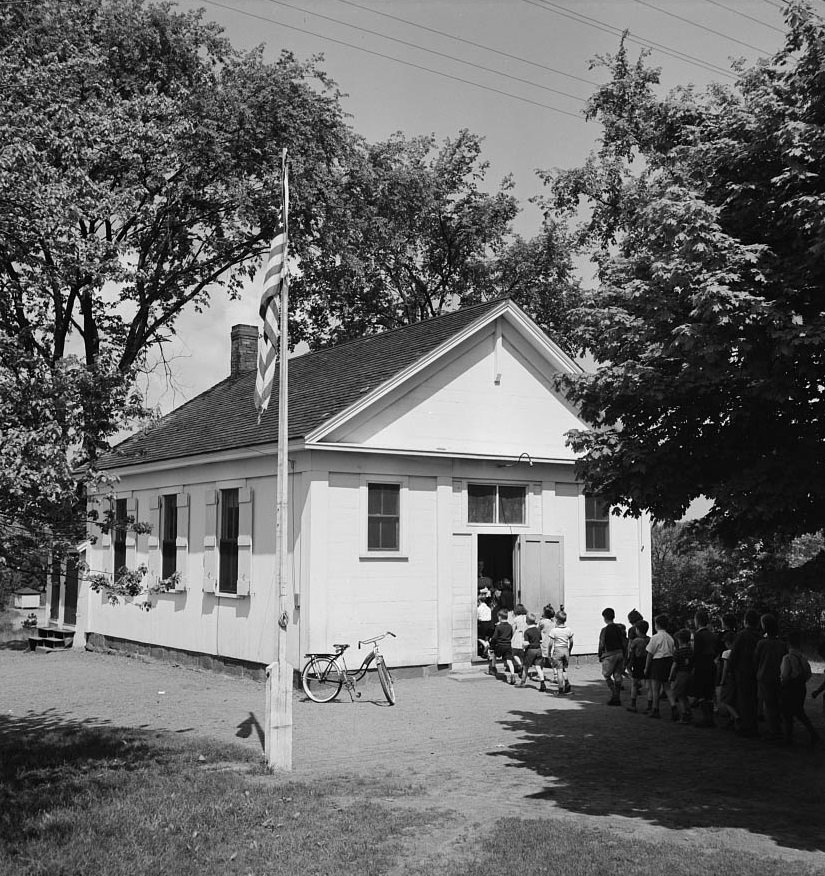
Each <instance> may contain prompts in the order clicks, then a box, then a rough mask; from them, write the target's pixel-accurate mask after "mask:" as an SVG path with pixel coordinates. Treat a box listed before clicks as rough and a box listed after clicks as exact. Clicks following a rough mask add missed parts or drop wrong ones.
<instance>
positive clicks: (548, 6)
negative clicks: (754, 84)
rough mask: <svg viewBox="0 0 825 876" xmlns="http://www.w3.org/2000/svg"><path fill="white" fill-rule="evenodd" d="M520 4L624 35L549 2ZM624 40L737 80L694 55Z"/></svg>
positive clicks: (648, 42)
mask: <svg viewBox="0 0 825 876" xmlns="http://www.w3.org/2000/svg"><path fill="white" fill-rule="evenodd" d="M522 3H527V4H529V5H530V6H535V7H536V8H537V9H541V10H542V11H543V12H547V13H549V14H553V13H555V14H556V15H561V16H563V17H565V18H569V19H571V20H572V21H575V22H578V23H579V24H586V25H587V26H589V27H594V28H596V29H597V30H601V31H603V32H605V33H609V34H612V35H614V36H622V35H623V34H624V33H625V31H623V30H621V29H620V28H618V27H613V25H611V24H606V23H605V22H603V21H600V20H599V19H597V18H591V17H590V16H588V15H582V14H581V13H580V12H572V11H570V10H568V9H565V8H564V7H562V6H558V5H557V4H555V3H551V2H550V0H522ZM626 39H627V41H628V42H631V43H634V44H635V45H637V46H642V47H644V48H646V49H656V50H657V51H659V52H661V53H662V54H664V55H669V56H670V57H671V58H675V59H676V60H677V61H683V62H686V63H688V64H693V65H694V66H695V67H701V68H702V69H704V70H706V71H708V72H710V73H715V74H717V75H722V76H726V77H728V78H729V79H737V78H738V76H736V74H734V73H731V72H730V70H726V69H725V68H724V67H719V66H718V65H716V64H713V63H711V62H710V61H703V60H702V59H701V58H697V57H696V56H695V55H690V54H688V53H687V52H682V51H679V50H678V49H671V48H669V47H668V46H665V45H662V44H661V43H657V42H655V41H654V40H649V39H641V38H638V37H634V36H632V35H630V34H628V35H627V37H626Z"/></svg>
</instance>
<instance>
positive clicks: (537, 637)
mask: <svg viewBox="0 0 825 876" xmlns="http://www.w3.org/2000/svg"><path fill="white" fill-rule="evenodd" d="M531 666H535V667H536V673H537V674H538V679H539V690H541V691H546V690H547V686H546V685H545V683H544V670H543V669H542V667H541V630H539V628H538V625H537V622H536V616H535V615H534V614H533V613H532V612H528V613H527V629H526V630H525V631H524V666H523V668H522V670H521V681H520V682H519V687H524V685H525V684H527V673H528V672H529V671H530V667H531Z"/></svg>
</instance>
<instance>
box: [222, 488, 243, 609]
mask: <svg viewBox="0 0 825 876" xmlns="http://www.w3.org/2000/svg"><path fill="white" fill-rule="evenodd" d="M239 522H240V506H239V502H238V489H237V487H236V488H234V489H230V490H221V491H220V521H219V531H218V564H219V567H218V574H219V577H218V589H219V590H220V592H221V593H237V592H238V530H239Z"/></svg>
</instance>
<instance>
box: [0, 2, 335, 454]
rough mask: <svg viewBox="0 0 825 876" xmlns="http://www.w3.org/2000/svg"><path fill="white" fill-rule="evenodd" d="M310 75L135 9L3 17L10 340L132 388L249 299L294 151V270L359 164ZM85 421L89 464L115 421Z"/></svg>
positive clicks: (21, 12) (10, 12)
mask: <svg viewBox="0 0 825 876" xmlns="http://www.w3.org/2000/svg"><path fill="white" fill-rule="evenodd" d="M349 139H350V134H349V129H348V128H347V127H346V126H345V125H344V123H343V121H342V117H341V111H340V107H339V104H338V100H337V93H336V92H335V90H334V87H333V85H332V83H331V82H329V80H328V79H327V78H326V77H325V76H324V74H323V73H322V72H321V71H320V70H319V69H318V68H317V65H316V64H315V63H314V62H309V63H307V64H301V63H299V62H297V61H296V60H295V59H294V58H293V57H292V56H291V55H290V54H288V53H284V54H283V55H282V56H281V57H280V59H279V60H278V61H276V62H275V63H266V62H264V60H263V56H262V51H261V50H255V51H252V52H247V53H241V52H237V51H235V50H234V49H233V48H232V47H231V46H230V45H229V43H228V42H227V41H226V40H224V39H223V38H222V37H221V36H220V32H219V29H218V28H217V26H215V25H213V24H208V23H205V22H204V21H203V20H202V16H201V13H199V12H198V13H173V12H172V11H171V4H161V5H148V4H144V3H143V2H142V0H68V2H63V0H61V2H57V0H45V2H42V3H28V2H24V3H14V4H6V5H4V6H3V8H2V11H0V146H1V147H2V151H1V152H0V156H2V157H1V158H0V329H1V330H2V331H3V333H4V334H6V335H7V336H9V337H15V338H18V339H19V340H20V343H21V344H22V345H23V347H24V349H25V350H26V351H27V352H28V353H30V354H32V355H36V356H39V357H40V358H41V359H42V360H43V361H44V362H46V363H48V364H50V365H56V363H58V362H60V361H61V360H62V359H63V357H64V356H66V355H67V353H69V352H72V347H71V342H72V339H73V338H74V339H76V340H77V341H79V344H80V345H81V349H82V361H83V363H84V366H85V367H86V368H87V369H89V370H94V369H99V368H101V367H102V368H104V370H106V371H107V372H108V373H119V374H121V375H123V377H124V380H126V381H127V382H128V380H129V378H130V377H131V375H132V372H133V370H134V369H135V368H136V367H138V366H140V365H141V364H143V362H144V360H145V354H146V351H147V349H149V348H150V347H151V346H153V345H157V344H162V343H163V341H164V340H165V339H166V338H168V336H169V334H170V332H172V331H174V325H175V320H176V318H177V317H178V315H179V314H180V313H181V311H182V310H183V309H184V308H186V307H194V308H196V309H202V308H205V307H206V306H208V302H209V296H210V295H211V294H215V292H216V291H217V290H224V291H226V292H228V294H229V295H230V296H235V295H237V294H238V292H239V290H240V288H241V286H242V284H243V282H244V279H245V278H248V277H250V276H251V275H252V274H253V272H254V270H255V269H256V267H257V266H258V263H259V258H260V255H261V253H262V252H263V251H264V249H265V247H266V245H267V242H268V240H269V238H270V236H271V234H272V230H273V227H274V221H275V219H276V215H277V209H278V207H279V203H278V196H277V192H278V191H279V175H280V153H281V149H282V148H283V147H289V149H290V154H291V173H292V176H293V179H294V180H295V182H296V185H295V189H296V192H297V193H298V194H297V197H296V198H295V200H294V202H293V205H292V215H291V222H292V225H293V227H294V228H295V229H296V232H297V233H296V234H295V236H294V240H295V241H296V243H295V246H296V247H297V253H298V255H299V256H300V254H301V249H302V248H303V247H305V246H308V245H310V244H311V242H312V238H313V233H312V224H313V221H314V211H313V204H314V203H315V202H316V201H317V199H318V193H319V190H322V189H323V188H324V185H325V177H326V174H327V173H328V172H329V170H330V168H331V166H332V165H333V164H334V163H335V162H336V161H337V160H338V159H339V157H340V156H341V154H342V152H345V151H346V149H347V148H348V143H349ZM109 408H110V410H109V411H106V410H105V405H104V407H103V408H100V409H99V410H97V411H92V410H88V411H87V417H88V421H87V423H86V424H85V428H84V435H83V439H84V442H85V450H86V454H87V456H93V455H94V452H95V450H96V446H97V443H98V441H99V440H100V439H101V438H105V437H106V435H107V429H108V428H109V426H110V422H109V417H114V418H117V413H118V411H117V408H116V406H114V405H109Z"/></svg>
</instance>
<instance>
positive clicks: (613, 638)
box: [599, 608, 627, 706]
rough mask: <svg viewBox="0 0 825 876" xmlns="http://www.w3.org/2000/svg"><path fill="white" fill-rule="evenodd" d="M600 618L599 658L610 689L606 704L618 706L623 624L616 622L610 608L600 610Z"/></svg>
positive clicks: (625, 636)
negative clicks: (602, 622)
mask: <svg viewBox="0 0 825 876" xmlns="http://www.w3.org/2000/svg"><path fill="white" fill-rule="evenodd" d="M602 618H603V619H604V624H605V625H604V626H603V627H602V631H601V633H599V660H600V661H601V664H602V676H603V677H604V680H605V682H606V683H607V687H608V688H609V690H610V699H609V700H608V701H607V705H608V706H620V705H621V704H622V699H621V690H622V675H623V673H624V655H625V651H626V650H627V634H626V633H625V628H624V626H623V625H622V624H617V623H616V620H615V619H616V612H615V611H613V609H612V608H606V609H605V610H604V611H603V612H602Z"/></svg>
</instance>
